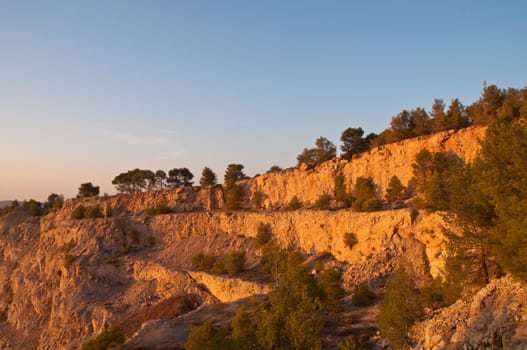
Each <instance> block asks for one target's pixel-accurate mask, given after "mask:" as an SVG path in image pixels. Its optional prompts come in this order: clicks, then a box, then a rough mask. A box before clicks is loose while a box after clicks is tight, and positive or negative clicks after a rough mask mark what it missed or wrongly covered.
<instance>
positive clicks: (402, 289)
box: [377, 87, 527, 349]
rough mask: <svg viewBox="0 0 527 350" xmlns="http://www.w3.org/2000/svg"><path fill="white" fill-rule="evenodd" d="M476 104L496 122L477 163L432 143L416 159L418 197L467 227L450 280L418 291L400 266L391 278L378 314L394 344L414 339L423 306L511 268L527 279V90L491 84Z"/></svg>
mask: <svg viewBox="0 0 527 350" xmlns="http://www.w3.org/2000/svg"><path fill="white" fill-rule="evenodd" d="M471 110H472V111H473V112H472V114H471V115H472V117H473V118H474V119H473V120H474V122H475V123H476V122H477V123H482V124H486V125H488V129H487V133H486V137H485V139H484V140H483V141H482V148H481V151H480V153H479V155H478V156H477V157H476V159H475V160H474V161H473V162H472V163H471V164H465V163H463V162H462V161H461V160H459V158H457V157H454V156H452V155H450V154H444V153H434V154H432V153H431V152H428V151H426V150H423V151H422V152H420V153H419V154H418V155H417V156H416V159H415V162H414V164H413V167H414V183H415V185H416V190H417V203H418V204H419V205H421V206H423V207H424V208H426V209H428V210H442V211H444V213H445V215H447V216H448V217H449V218H450V219H451V220H453V221H454V222H455V223H456V224H457V225H458V226H459V227H460V228H461V231H462V232H461V235H460V234H459V233H458V234H454V233H447V235H448V236H449V240H450V242H449V245H448V250H449V254H448V256H449V257H448V259H447V261H446V264H445V269H446V276H445V279H444V280H443V279H441V278H438V279H435V280H434V281H432V282H431V283H430V284H429V285H426V286H424V287H423V288H421V290H419V291H418V290H417V289H416V287H415V283H413V280H412V276H411V274H409V273H408V272H407V271H405V270H404V269H402V268H400V269H398V270H397V271H395V272H394V274H393V276H392V278H391V279H390V281H389V282H388V283H387V286H386V287H387V291H386V295H385V297H384V302H383V304H382V306H381V307H380V312H379V315H378V319H377V320H378V324H379V327H380V330H381V334H382V335H383V337H385V338H386V339H388V341H389V342H390V345H392V347H393V348H394V349H400V348H404V346H406V345H407V343H408V339H407V332H408V330H409V328H410V326H411V325H412V324H413V322H415V320H417V319H418V318H419V317H420V316H421V315H422V312H423V308H438V307H442V306H445V305H448V304H451V303H453V302H454V301H455V300H456V299H458V298H459V297H461V296H463V295H466V294H471V293H473V292H474V291H476V290H478V289H479V288H481V287H482V286H484V285H485V284H487V283H488V282H489V281H490V279H491V278H493V277H496V276H499V275H500V274H502V273H503V272H508V273H510V274H511V275H513V276H514V277H516V278H518V279H520V280H523V281H527V235H526V234H525V227H527V182H526V181H525V173H526V172H527V89H522V90H513V89H509V90H507V91H501V90H498V89H496V88H494V87H489V88H486V89H485V90H484V96H483V97H482V99H480V101H478V103H476V104H475V105H473V106H471Z"/></svg>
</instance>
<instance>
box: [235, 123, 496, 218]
mask: <svg viewBox="0 0 527 350" xmlns="http://www.w3.org/2000/svg"><path fill="white" fill-rule="evenodd" d="M485 130H486V129H485V128H482V127H471V128H466V129H462V130H457V131H456V130H450V131H445V132H440V133H437V134H434V135H431V136H422V137H418V138H414V139H408V140H404V141H400V142H397V143H393V144H388V145H385V146H381V147H378V148H373V149H372V150H370V151H368V152H365V153H363V154H361V155H358V156H355V157H353V159H351V160H349V161H347V160H341V159H334V160H332V161H328V162H325V163H323V164H321V165H319V166H318V167H316V168H315V169H312V170H308V169H307V168H306V167H298V168H293V169H288V170H284V171H281V172H275V173H268V174H264V175H261V176H257V177H255V178H254V179H251V180H246V181H245V182H242V184H243V187H244V189H245V194H246V196H247V197H250V196H251V195H252V194H253V193H254V192H255V191H261V192H262V193H263V194H264V196H265V199H264V201H263V206H264V207H265V208H281V207H284V206H285V205H287V203H289V201H290V200H291V199H292V198H293V197H294V196H297V197H298V199H299V200H300V201H301V202H302V203H304V204H305V205H310V204H313V203H314V202H315V201H316V199H317V198H318V197H319V196H320V195H322V194H330V195H333V193H334V189H335V182H334V181H335V176H336V175H337V174H342V175H344V177H345V179H346V184H347V185H348V187H349V190H351V189H352V185H353V184H354V183H355V181H356V179H357V178H358V177H360V176H362V177H366V178H372V180H373V182H374V183H375V184H376V185H377V190H378V192H379V195H380V196H381V197H383V195H384V193H385V191H386V188H387V187H388V184H389V182H390V179H391V178H392V176H393V175H397V177H399V179H400V180H401V182H402V183H403V184H404V185H405V186H407V185H408V182H409V181H410V179H411V178H412V176H413V174H412V173H413V169H412V163H413V162H414V159H415V155H416V154H417V153H419V152H420V151H421V150H422V149H424V148H426V149H428V150H429V151H430V152H432V153H433V152H448V153H452V154H455V155H457V156H458V157H459V158H461V159H463V160H465V161H466V162H471V161H472V160H473V159H474V158H475V156H476V154H477V152H478V151H479V149H480V144H479V141H478V140H480V139H483V138H484V136H485ZM247 205H248V204H247Z"/></svg>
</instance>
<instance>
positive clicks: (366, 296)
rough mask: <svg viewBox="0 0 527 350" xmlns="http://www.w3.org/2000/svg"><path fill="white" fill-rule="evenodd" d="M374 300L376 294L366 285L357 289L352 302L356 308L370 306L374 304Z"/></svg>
mask: <svg viewBox="0 0 527 350" xmlns="http://www.w3.org/2000/svg"><path fill="white" fill-rule="evenodd" d="M374 300H375V293H373V292H372V291H371V289H370V288H369V287H368V285H366V284H361V285H359V286H358V287H357V288H356V289H355V292H354V293H353V296H352V298H351V301H352V302H353V304H354V305H355V306H370V305H372V304H373V301H374Z"/></svg>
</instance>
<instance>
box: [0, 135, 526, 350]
mask: <svg viewBox="0 0 527 350" xmlns="http://www.w3.org/2000/svg"><path fill="white" fill-rule="evenodd" d="M482 135H483V130H482V129H477V128H469V129H466V130H462V131H458V132H444V133H440V134H436V135H433V136H430V137H428V138H418V139H413V140H407V141H404V142H400V143H398V144H393V145H387V146H384V147H382V148H379V149H374V150H372V151H370V152H368V153H366V154H363V155H361V156H358V157H355V158H354V159H352V160H351V161H342V160H333V161H329V162H326V163H324V164H322V165H321V166H319V167H317V168H316V169H313V170H308V169H305V168H295V169H289V170H285V171H282V172H278V173H270V174H265V175H261V176H257V177H255V178H253V179H249V180H243V181H241V182H240V185H241V187H242V188H243V189H244V193H245V195H244V201H245V204H244V205H245V207H246V209H245V210H240V211H233V212H225V211H222V210H219V209H221V208H222V207H223V193H222V188H221V186H215V187H210V188H190V189H179V190H174V191H160V192H151V193H140V194H136V195H131V196H127V195H118V196H112V197H107V198H87V199H72V200H68V201H66V203H65V204H64V207H63V208H62V209H61V210H59V211H58V212H56V213H51V214H48V215H47V216H45V217H42V218H33V217H29V216H27V215H26V213H24V212H23V210H21V209H17V210H15V211H13V212H11V213H9V214H7V215H4V216H2V217H0V288H2V290H1V294H0V348H7V349H31V348H38V349H78V348H80V347H81V345H82V344H83V343H84V342H85V341H87V340H88V339H90V338H92V337H93V336H94V335H96V334H98V333H99V332H100V331H101V330H102V329H104V328H105V327H106V326H108V325H110V324H119V325H121V326H123V327H124V328H125V335H126V337H127V342H126V344H125V345H124V348H127V349H128V348H129V349H134V348H138V347H143V348H170V347H176V348H177V347H178V346H181V345H182V344H183V343H184V339H185V337H186V335H187V334H188V331H189V329H190V327H191V325H192V324H196V323H199V322H203V321H205V320H212V321H214V322H219V323H221V322H227V320H228V317H230V316H232V314H233V313H234V312H235V310H236V307H238V305H239V303H240V300H241V299H243V298H246V297H248V296H251V295H258V294H262V293H266V292H267V291H268V290H269V286H268V285H267V284H266V282H268V281H266V280H265V278H264V279H262V278H261V276H258V274H257V273H256V271H257V266H258V262H259V257H260V255H261V249H259V248H258V246H257V245H256V243H255V241H254V237H255V236H256V233H257V227H258V225H259V224H261V223H264V224H267V225H268V227H269V228H270V231H271V233H272V236H273V238H274V239H275V240H276V241H277V242H279V243H280V244H281V245H282V246H283V247H291V248H295V249H299V250H301V251H302V252H304V253H305V254H306V255H308V256H312V257H313V259H319V260H320V259H322V258H323V259H325V260H324V261H326V262H328V261H329V263H330V264H333V265H335V266H337V267H338V268H340V269H341V270H342V271H343V273H344V278H345V288H346V290H347V291H348V293H349V292H351V291H353V289H354V288H355V287H356V286H357V285H358V284H359V283H363V282H367V283H370V284H372V285H375V286H378V288H379V290H380V291H381V292H382V287H383V283H384V280H385V278H386V276H387V275H388V274H389V273H390V272H391V271H392V270H393V268H394V267H395V266H396V264H398V263H399V262H401V261H403V262H405V263H406V265H408V266H411V267H412V270H413V273H414V274H415V275H416V276H417V282H418V284H423V283H425V282H426V281H428V280H430V278H431V277H432V276H437V275H439V274H441V273H442V268H443V263H444V257H445V252H444V248H445V243H446V239H445V237H444V236H443V228H444V227H445V226H447V223H446V222H445V220H443V217H442V215H441V214H438V213H436V214H433V213H425V212H418V211H416V210H413V209H410V208H402V209H393V210H392V209H385V210H382V211H378V212H373V213H356V212H353V211H352V210H349V209H340V210H331V211H315V210H311V209H308V208H307V207H308V206H309V203H312V202H313V201H314V200H315V199H316V198H318V196H319V195H320V194H322V193H332V192H333V187H334V178H335V175H336V174H339V173H340V174H343V175H344V176H345V177H346V178H347V179H348V181H349V184H351V183H352V181H353V179H355V178H356V177H358V176H368V177H372V178H373V180H374V181H375V183H376V184H377V185H378V189H379V192H380V193H381V192H382V191H384V189H385V188H386V185H387V183H388V181H389V179H390V178H391V176H393V175H394V174H395V175H397V176H398V177H399V178H400V179H401V180H402V181H403V182H404V183H407V182H408V181H409V179H410V177H411V173H412V171H411V162H412V161H413V158H414V157H415V154H416V153H417V152H419V150H420V149H422V148H424V147H426V148H428V149H429V150H430V151H448V152H453V153H455V154H457V155H458V156H459V157H461V158H463V159H465V160H467V161H470V160H471V159H473V158H474V156H475V154H476V152H477V149H478V147H479V146H478V142H477V139H478V138H479V137H482ZM254 191H261V192H262V193H264V194H265V200H264V207H265V208H266V209H267V210H266V209H262V210H255V209H254V208H251V209H250V210H248V208H250V197H251V193H252V192H254ZM294 195H296V196H298V197H299V198H300V199H301V200H302V201H303V202H304V203H305V204H306V205H305V207H304V209H301V210H298V211H292V212H284V211H281V210H270V209H279V208H281V207H283V206H284V205H286V204H287V202H288V201H289V200H290V198H292V196H294ZM161 199H164V200H166V201H167V202H168V205H169V206H170V207H171V208H172V209H173V210H174V212H173V213H171V214H163V215H147V214H145V209H147V208H151V207H154V206H155V205H156V204H157V203H158V202H159V201H160V200H161ZM80 204H83V205H99V206H100V207H101V208H102V209H103V212H105V213H107V214H108V215H107V216H108V217H105V218H98V219H83V220H74V219H71V213H72V211H73V209H74V208H75V207H77V206H78V205H80ZM346 234H352V235H354V236H355V237H356V241H357V243H356V244H355V245H354V246H352V247H350V246H348V245H347V244H346V243H345V241H344V237H345V235H346ZM231 250H243V251H246V254H247V263H246V267H247V269H248V272H246V273H243V274H241V275H238V276H235V277H228V276H213V275H210V274H207V273H204V272H198V271H195V270H194V269H192V267H191V259H192V256H193V255H194V254H196V253H198V252H206V253H209V254H216V255H219V254H223V253H226V252H228V251H231ZM503 281H508V280H503ZM503 281H495V282H493V283H494V285H495V286H496V287H495V288H494V289H492V288H490V289H488V291H487V292H486V293H487V294H486V295H487V296H488V297H485V298H482V299H481V300H480V301H479V302H480V304H481V305H483V304H484V305H493V306H490V308H486V309H485V308H483V307H482V308H480V309H477V308H476V307H475V306H474V307H473V306H469V304H462V305H461V306H458V308H459V310H461V311H459V312H460V313H461V314H463V315H465V316H466V317H465V316H463V317H462V318H460V321H459V322H457V323H456V324H465V325H467V324H468V323H467V322H468V321H466V320H467V319H470V320H476V321H474V322H472V321H471V323H470V324H471V326H470V327H469V326H467V327H466V329H465V330H464V331H459V332H458V331H456V332H452V330H451V329H447V328H448V322H447V321H446V320H448V317H450V316H448V315H450V314H449V313H448V311H445V313H444V314H438V316H437V317H436V318H434V320H436V321H427V322H429V323H426V322H425V323H423V324H421V325H419V326H418V327H417V328H416V331H415V342H416V343H420V344H422V346H423V347H424V348H426V349H436V348H437V349H439V348H446V347H441V346H443V345H441V344H451V343H452V344H453V343H456V344H463V343H468V340H466V339H468V338H467V337H471V338H470V339H476V338H475V336H473V335H474V334H476V333H477V330H478V329H483V328H481V327H483V326H481V325H482V324H485V325H486V323H485V322H486V321H484V320H483V319H481V318H478V317H479V316H478V315H480V311H481V315H486V316H481V317H487V316H488V317H490V318H492V319H503V320H508V321H507V322H509V321H510V320H511V319H513V318H514V317H519V316H517V315H518V314H520V315H521V314H523V315H524V314H525V313H524V312H525V309H524V307H523V306H521V305H520V304H521V303H520V302H519V301H520V300H522V298H523V296H524V294H522V293H524V291H525V289H524V286H522V285H519V287H518V286H517V285H515V286H516V287H514V288H516V289H514V290H516V291H517V293H516V294H512V293H509V294H511V295H514V297H515V298H516V299H514V300H518V303H517V304H513V305H517V307H516V306H514V310H513V312H509V313H507V312H505V311H506V310H510V307H508V306H507V307H505V306H506V303H507V301H506V300H505V299H503V298H505V295H506V294H507V293H508V292H506V291H508V290H509V289H503V288H505V287H503V288H502V287H500V286H501V285H502V284H503V283H504V282H503ZM507 283H509V282H507ZM509 284H512V282H510V283H509ZM505 285H506V286H507V285H508V284H506V283H505ZM495 296H496V297H495ZM500 298H502V299H503V300H502V299H500ZM487 300H491V301H492V303H491V304H488V303H487ZM511 300H512V299H511ZM456 305H457V304H456ZM511 305H512V304H511ZM502 306H503V307H502ZM191 310H194V311H191ZM453 310H457V309H455V308H454V309H453ZM485 310H486V311H485ZM189 311H191V312H189ZM456 312H457V311H456ZM485 312H486V313H485ZM493 312H494V313H493ZM497 312H499V313H500V314H499V315H498V314H496V313H497ZM500 315H501V316H500ZM511 315H512V316H511ZM502 316H503V317H502ZM499 317H502V318H499ZM522 317H523V316H522ZM520 318H521V317H520ZM160 319H163V320H164V321H161V320H160ZM342 319H346V318H345V317H343V318H342ZM352 320H353V318H352ZM515 320H516V319H515ZM522 320H524V319H519V320H516V321H515V322H516V323H515V324H517V325H518V326H517V327H516V328H514V332H512V331H510V329H512V328H510V327H508V328H507V332H506V335H505V336H506V337H507V339H506V340H503V344H523V343H521V342H520V343H518V342H517V341H516V340H514V339H516V338H518V337H521V336H522V335H523V334H524V329H523V328H524V326H522V325H521V322H523V321H522ZM520 321H521V322H520ZM352 322H354V321H352ZM433 322H436V323H437V324H445V327H443V328H445V329H444V330H443V328H441V327H435V326H434V325H435V324H436V323H433ZM441 322H443V323H441ZM500 322H501V321H500ZM503 322H505V321H503ZM503 322H502V323H503ZM511 322H512V321H511ZM509 323H510V322H509ZM500 324H501V323H500ZM522 327H523V328H522ZM456 329H461V328H460V326H459V325H458V326H457V328H456ZM496 329H499V327H498V326H497V323H495V324H494V325H491V326H488V327H487V326H485V327H484V332H485V334H487V333H488V334H497V333H496V332H498V331H497V330H496ZM500 329H501V328H500ZM487 330H488V332H487ZM489 332H490V333H489ZM471 334H472V335H471ZM345 335H346V334H340V335H336V337H337V338H338V337H341V338H342V337H343V336H345ZM489 336H490V335H489ZM492 337H494V335H492ZM511 337H512V338H511ZM514 337H516V338H514ZM513 338H514V339H513ZM482 339H483V338H482ZM485 339H487V338H485ZM493 339H494V338H493ZM481 341H482V342H483V341H485V342H487V340H481ZM470 342H471V343H470V344H477V340H470ZM438 344H439V345H438ZM328 346H329V345H328ZM445 346H446V345H445Z"/></svg>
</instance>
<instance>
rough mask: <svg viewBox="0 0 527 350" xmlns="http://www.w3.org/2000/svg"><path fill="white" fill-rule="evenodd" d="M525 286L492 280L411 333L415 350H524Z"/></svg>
mask: <svg viewBox="0 0 527 350" xmlns="http://www.w3.org/2000/svg"><path fill="white" fill-rule="evenodd" d="M526 301H527V285H525V283H521V282H518V281H515V280H514V279H513V278H512V277H510V276H508V277H504V278H502V279H499V280H493V281H491V283H489V284H488V285H487V286H486V287H484V288H483V289H481V290H480V291H479V292H478V293H476V295H475V296H474V297H472V298H471V299H469V300H465V301H463V300H459V301H458V302H456V303H455V304H453V305H451V306H450V307H448V308H445V309H441V310H440V311H439V312H438V313H437V314H436V315H435V316H433V317H432V318H431V319H428V320H426V321H424V322H421V323H419V324H417V325H416V326H415V327H414V328H413V330H412V333H411V334H412V338H413V340H414V342H415V343H416V344H418V345H417V346H416V349H422V350H442V349H452V350H454V349H489V350H490V349H527V304H526Z"/></svg>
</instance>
